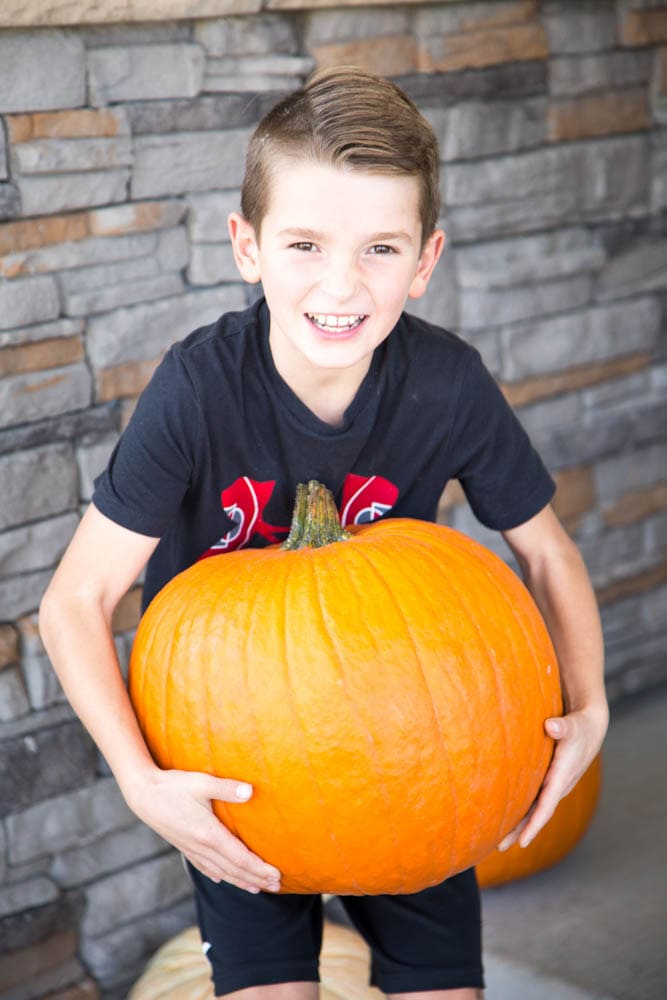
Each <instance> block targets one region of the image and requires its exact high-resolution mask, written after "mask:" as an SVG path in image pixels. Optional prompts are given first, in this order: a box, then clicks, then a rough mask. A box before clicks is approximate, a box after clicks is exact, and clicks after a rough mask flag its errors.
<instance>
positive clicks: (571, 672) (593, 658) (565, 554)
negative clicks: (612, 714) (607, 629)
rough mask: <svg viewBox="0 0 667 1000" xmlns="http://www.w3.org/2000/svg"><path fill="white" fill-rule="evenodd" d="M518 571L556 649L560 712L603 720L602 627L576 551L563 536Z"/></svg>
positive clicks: (590, 587) (604, 708)
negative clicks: (589, 714)
mask: <svg viewBox="0 0 667 1000" xmlns="http://www.w3.org/2000/svg"><path fill="white" fill-rule="evenodd" d="M523 569H524V578H525V581H526V585H527V586H528V589H529V590H530V592H531V594H532V595H533V597H534V599H535V602H536V604H537V606H538V607H539V609H540V611H541V613H542V617H543V618H544V621H545V623H546V626H547V629H548V631H549V634H550V636H551V639H552V641H553V644H554V647H555V649H556V655H557V657H558V663H559V669H560V676H561V684H562V689H563V698H564V703H565V704H564V708H565V711H566V712H574V711H579V710H582V709H586V710H588V711H590V712H595V713H599V714H600V716H601V719H604V718H606V716H607V714H608V710H607V700H606V694H605V686H604V644H603V637H602V627H601V623H600V615H599V612H598V607H597V601H596V598H595V593H594V591H593V588H592V586H591V583H590V580H589V577H588V573H587V571H586V567H585V565H584V562H583V559H582V557H581V555H580V553H579V551H578V549H577V548H576V546H575V545H574V544H573V543H571V542H570V541H569V539H568V540H567V541H563V543H562V544H560V545H559V546H558V547H557V548H556V550H555V551H554V552H552V553H551V554H550V557H549V558H544V559H538V560H535V561H534V562H533V563H526V564H525V565H524V566H523Z"/></svg>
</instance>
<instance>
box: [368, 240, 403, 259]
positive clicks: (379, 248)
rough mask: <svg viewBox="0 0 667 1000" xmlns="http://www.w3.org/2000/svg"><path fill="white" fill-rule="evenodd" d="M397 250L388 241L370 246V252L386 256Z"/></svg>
mask: <svg viewBox="0 0 667 1000" xmlns="http://www.w3.org/2000/svg"><path fill="white" fill-rule="evenodd" d="M396 252H397V251H396V250H394V248H393V247H390V246H389V245H388V244H387V243H376V244H375V245H374V246H372V247H371V248H370V253H372V254H379V255H380V256H385V255H389V254H392V253H396Z"/></svg>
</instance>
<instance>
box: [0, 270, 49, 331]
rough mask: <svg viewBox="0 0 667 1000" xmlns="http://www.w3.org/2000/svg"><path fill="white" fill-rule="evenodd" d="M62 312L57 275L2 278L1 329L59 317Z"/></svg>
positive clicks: (0, 297) (0, 293) (0, 286)
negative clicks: (7, 279) (56, 280)
mask: <svg viewBox="0 0 667 1000" xmlns="http://www.w3.org/2000/svg"><path fill="white" fill-rule="evenodd" d="M59 312H60V299H59V297H58V286H57V285H56V283H55V281H54V280H53V278H50V277H39V278H17V279H15V280H13V281H0V330H9V329H11V328H12V327H16V326H29V325H30V324H31V323H41V322H43V321H44V320H49V319H55V317H56V316H57V315H58V313H59Z"/></svg>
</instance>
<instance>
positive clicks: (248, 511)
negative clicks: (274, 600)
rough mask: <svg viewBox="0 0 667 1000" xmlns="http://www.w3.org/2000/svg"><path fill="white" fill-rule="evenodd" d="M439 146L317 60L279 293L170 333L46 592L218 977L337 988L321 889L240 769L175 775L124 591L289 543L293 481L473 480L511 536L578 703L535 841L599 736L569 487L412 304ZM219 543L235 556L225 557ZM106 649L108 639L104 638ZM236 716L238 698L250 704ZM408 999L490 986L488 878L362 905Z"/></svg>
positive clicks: (53, 649)
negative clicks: (143, 683)
mask: <svg viewBox="0 0 667 1000" xmlns="http://www.w3.org/2000/svg"><path fill="white" fill-rule="evenodd" d="M438 170H439V164H438V152H437V144H436V140H435V137H434V135H433V133H432V130H431V129H430V127H429V125H428V123H427V122H426V121H425V120H424V119H423V118H422V116H421V115H420V114H419V112H418V111H417V109H416V108H415V107H414V105H413V104H412V103H411V102H410V101H409V100H408V99H407V98H406V97H405V95H404V94H403V93H402V92H401V91H400V90H399V89H398V88H397V87H395V86H394V85H393V84H391V83H389V82H387V81H384V80H381V79H379V78H377V77H375V76H373V75H371V74H368V73H365V72H362V71H359V70H355V69H353V68H339V69H336V70H329V71H324V72H322V73H320V74H317V75H316V76H315V77H314V78H312V79H311V80H310V82H309V83H308V84H307V85H306V86H305V88H303V89H302V90H300V91H297V92H296V93H295V94H293V95H291V96H289V97H288V98H286V99H285V100H284V101H282V102H281V103H280V104H279V105H277V107H276V108H274V109H273V111H272V112H270V113H269V114H268V115H267V116H266V118H265V119H264V120H263V121H262V122H261V123H260V125H259V126H258V129H257V130H256V132H255V135H254V136H253V139H252V141H251V144H250V148H249V152H248V160H247V168H246V177H245V181H244V185H243V191H242V203H241V207H242V213H236V212H235V213H232V215H231V216H230V219H229V230H230V235H231V240H232V245H233V249H234V254H235V259H236V262H237V265H238V267H239V270H240V272H241V275H242V276H243V278H244V279H245V280H246V281H248V282H258V281H260V280H261V281H262V284H263V290H264V294H265V300H260V301H259V302H258V303H256V304H255V305H254V306H252V307H251V308H250V309H248V310H245V311H244V312H242V313H235V314H230V315H227V316H223V317H221V318H220V319H219V320H218V321H217V323H214V324H212V325H211V326H210V327H206V328H203V329H200V330H198V331H195V332H194V333H193V334H192V335H190V336H189V337H188V338H187V339H186V340H185V341H183V342H182V343H181V344H178V345H175V346H174V348H172V350H171V351H170V352H169V353H168V354H167V356H166V358H165V360H164V361H163V363H162V364H161V366H160V368H159V369H158V371H157V372H156V374H155V376H154V378H153V380H152V382H151V384H150V386H149V387H148V388H147V390H146V392H145V393H144V395H143V396H142V398H141V400H140V401H139V403H138V405H137V409H136V412H135V414H134V417H133V419H132V421H131V423H130V425H129V427H128V429H127V431H126V433H125V434H124V436H123V438H122V439H121V441H120V442H119V445H118V447H117V448H116V450H115V451H114V454H113V455H112V457H111V460H110V462H109V466H108V468H107V470H106V472H105V473H104V474H103V475H102V476H101V477H100V478H99V479H98V481H97V483H96V491H95V495H94V497H93V503H92V505H91V506H90V507H89V509H88V511H87V512H86V514H85V516H84V518H83V520H82V522H81V525H80V527H79V529H78V531H77V533H76V535H75V537H74V539H73V540H72V543H71V545H70V547H69V549H68V551H67V552H66V554H65V556H64V558H63V560H62V563H61V566H60V567H59V569H58V571H57V572H56V574H55V576H54V579H53V582H52V584H51V586H50V587H49V590H48V592H47V594H46V596H45V598H44V601H43V604H42V608H41V617H40V621H41V628H42V634H43V637H44V642H45V644H46V646H47V649H48V651H49V654H50V655H51V657H52V660H53V663H54V665H55V668H56V670H57V671H58V674H59V676H60V679H61V681H62V683H63V686H64V688H65V690H66V692H67V694H68V696H69V698H70V700H71V702H72V704H73V706H74V708H75V710H76V711H77V712H78V713H79V715H80V717H81V719H82V720H83V722H84V723H85V724H86V726H87V727H88V729H89V730H90V732H91V734H92V735H93V737H94V739H95V740H96V741H97V743H98V745H99V747H100V749H101V751H102V753H103V754H104V756H105V757H106V759H107V761H108V763H109V765H110V767H111V768H112V770H113V772H114V774H115V776H116V778H117V780H118V783H119V785H120V788H121V790H122V791H123V794H124V795H125V798H126V800H127V802H128V804H129V805H130V807H131V808H132V809H134V811H135V812H136V813H137V815H138V816H140V817H141V819H143V820H144V822H146V823H147V824H148V825H149V826H151V827H152V828H153V829H154V830H156V831H157V832H158V833H160V834H161V835H162V836H163V837H164V838H165V839H166V840H168V841H169V842H170V843H172V844H173V845H175V846H176V847H177V848H178V849H179V850H180V851H181V852H182V853H183V854H184V855H185V857H186V859H187V860H188V862H189V868H190V872H191V875H192V878H193V882H194V886H195V893H196V901H197V909H198V914H199V920H200V926H201V930H202V936H203V940H204V941H205V948H206V949H207V954H208V957H209V960H210V962H211V966H212V971H213V978H214V983H215V988H216V995H218V996H229V997H239V998H241V1000H313V998H316V997H317V996H318V988H317V956H318V952H319V945H320V934H321V921H322V913H321V901H320V899H319V897H309V896H289V895H277V894H276V892H277V889H278V888H279V885H280V872H278V871H277V870H276V869H275V868H274V867H273V866H272V865H271V863H270V862H271V859H270V858H268V859H260V858H258V857H256V856H255V855H253V854H252V853H251V852H250V851H249V850H247V849H246V848H245V846H244V845H243V844H241V843H240V842H239V841H238V840H236V839H235V838H234V837H233V836H232V835H231V833H230V832H229V831H228V830H227V829H226V828H225V827H224V826H223V824H221V823H220V822H218V820H217V819H215V817H214V816H213V814H212V810H211V800H213V799H223V800H229V801H239V800H241V801H243V800H245V799H247V798H248V797H249V796H250V795H251V794H252V789H250V788H249V787H247V786H246V785H244V783H243V777H244V776H243V775H242V774H241V775H229V776H226V778H224V779H221V778H214V777H211V776H208V775H203V774H191V773H182V772H174V771H171V772H169V771H167V772H162V771H160V770H159V769H158V768H157V767H156V766H155V764H154V763H153V761H152V759H151V757H150V755H149V753H148V751H147V749H146V746H145V744H144V742H143V740H142V737H141V734H140V732H139V729H138V727H137V723H136V720H135V718H134V715H133V712H132V709H131V706H130V704H129V701H128V699H127V695H126V692H125V688H124V685H123V683H122V679H121V676H120V672H119V670H118V665H117V661H116V658H115V654H114V646H113V639H112V636H111V632H110V627H109V623H110V619H111V615H112V612H113V609H114V607H115V605H116V604H117V602H118V600H119V599H120V598H121V596H122V595H123V594H124V593H125V591H126V590H127V589H128V588H129V587H130V585H131V584H132V583H133V581H134V580H135V579H136V577H137V575H138V574H139V572H140V571H141V570H142V569H143V567H144V566H145V565H146V564H147V571H146V578H145V592H144V603H145V604H146V603H148V601H149V600H150V598H151V597H152V596H153V595H154V594H155V593H156V592H157V590H158V589H160V587H161V586H163V585H164V584H165V583H166V582H167V580H168V579H170V578H171V577H172V576H173V575H175V574H176V573H177V572H179V571H180V570H182V569H183V568H184V567H185V566H187V565H189V564H191V563H192V562H194V561H195V560H196V559H197V558H199V557H200V556H201V555H203V554H204V553H206V554H209V555H211V554H216V557H217V558H224V553H225V552H226V551H230V550H232V549H235V548H239V547H241V546H243V545H248V544H249V545H264V544H268V543H270V542H273V541H276V540H279V539H281V538H282V537H284V535H285V534H286V532H287V527H288V525H289V520H290V511H291V505H292V503H293V499H294V493H295V488H296V485H297V483H298V482H300V481H306V480H308V479H311V478H316V479H319V480H320V481H322V482H324V483H325V484H326V485H327V486H329V488H330V489H332V491H333V492H334V495H335V496H336V497H337V500H338V501H339V503H341V505H342V509H343V512H344V520H345V521H348V522H349V521H355V520H356V521H363V520H373V519H374V518H376V517H378V516H383V515H384V516H387V515H392V516H409V517H418V518H425V519H434V518H435V513H436V508H437V503H438V499H439V497H440V494H441V492H442V489H443V488H444V486H445V483H446V482H447V480H448V479H449V478H452V477H456V478H459V479H460V480H461V483H462V485H463V487H464V489H465V491H466V493H467V496H468V499H469V501H470V503H471V505H472V507H473V509H474V511H475V513H476V514H477V515H478V517H479V518H480V519H481V520H482V521H483V522H484V523H486V524H487V525H489V526H491V527H493V528H496V529H498V530H500V531H502V532H503V535H504V537H505V539H506V540H507V542H508V543H509V545H510V548H511V549H512V550H513V552H514V553H515V555H516V557H517V559H518V561H519V563H520V565H521V568H522V571H523V573H524V576H525V579H526V582H527V584H528V586H529V587H530V589H531V591H532V593H533V595H534V597H535V599H536V600H537V602H538V604H539V606H540V608H541V610H542V612H543V615H544V617H545V620H546V622H547V625H548V627H549V629H550V632H551V635H552V638H553V640H554V643H555V646H556V649H557V652H558V655H559V660H560V667H561V674H562V684H563V691H564V697H565V705H566V714H565V715H564V716H563V717H562V718H559V719H551V720H546V722H545V725H546V728H547V731H548V733H549V735H551V736H552V737H554V739H556V740H557V741H558V743H557V748H556V753H555V756H554V761H553V764H552V767H551V769H550V771H549V774H548V776H547V778H546V780H545V783H544V787H543V790H542V793H541V795H540V797H539V799H538V801H537V803H536V805H535V807H534V809H533V811H532V815H531V816H530V817H529V818H528V819H527V821H526V822H525V826H523V825H522V827H521V828H520V829H519V830H517V831H515V832H514V834H511V835H510V836H509V837H508V838H506V841H507V843H508V844H509V842H511V841H513V840H514V839H516V838H517V836H518V835H519V834H520V836H521V840H522V843H524V844H526V843H528V842H529V840H530V839H532V837H534V835H535V834H536V833H537V831H538V830H539V828H540V827H541V826H542V825H543V824H544V823H545V822H546V820H547V819H548V818H549V816H550V815H551V813H552V812H553V809H554V808H555V806H556V804H557V802H558V800H559V799H560V798H561V797H562V796H563V795H564V794H566V793H567V791H568V790H569V789H570V788H571V787H572V786H573V784H574V783H575V782H576V780H577V779H578V778H579V776H580V775H581V774H582V773H583V771H584V770H585V768H586V767H587V766H588V764H589V763H590V761H591V760H592V758H593V757H594V756H595V754H596V753H597V752H598V750H599V748H600V745H601V743H602V740H603V737H604V733H605V730H606V726H607V705H606V700H605V694H604V687H603V679H602V641H601V634H600V626H599V619H598V616H597V610H596V605H595V600H594V597H593V593H592V589H591V586H590V583H589V581H588V577H587V574H586V571H585V569H584V566H583V563H582V561H581V558H580V557H579V554H578V552H577V550H576V548H575V547H574V545H573V544H572V542H571V541H570V540H569V538H568V537H567V535H566V534H565V532H564V531H563V529H562V528H561V526H560V524H559V522H558V521H557V519H556V517H555V515H554V514H553V512H552V510H551V508H550V507H549V500H550V499H551V496H552V493H553V488H554V487H553V483H552V480H551V478H550V477H549V475H548V474H547V472H546V471H545V469H544V467H543V465H542V463H541V461H540V459H539V457H538V456H537V455H536V453H535V452H534V450H533V449H532V447H531V445H530V442H529V441H528V438H527V436H526V435H525V433H524V431H523V430H522V428H521V427H520V425H519V424H518V422H517V421H516V419H515V417H514V416H513V414H512V412H511V410H510V409H509V407H508V406H507V405H506V403H505V402H504V400H503V397H502V395H501V394H500V392H499V390H498V388H497V387H496V385H495V383H494V382H493V380H492V379H491V377H490V376H489V375H488V373H487V372H486V370H485V369H484V367H483V365H482V363H481V361H480V358H479V355H478V354H477V352H476V351H474V350H473V349H472V348H470V347H468V346H467V345H465V344H464V343H463V342H462V341H460V340H459V339H458V338H457V337H454V336H453V335H451V334H449V333H446V332H445V331H443V330H440V329H438V328H436V327H433V326H431V325H430V324H427V323H424V322H421V321H418V320H416V319H413V318H411V317H408V316H406V315H405V314H404V313H403V308H404V305H405V302H406V300H407V299H408V298H418V297H419V296H421V295H422V294H423V293H424V291H425V290H426V287H427V285H428V282H429V280H430V278H431V275H432V273H433V270H434V268H435V266H436V263H437V261H438V258H439V256H440V254H441V251H442V247H443V243H444V234H443V232H442V231H441V230H439V229H437V228H436V221H437V217H438V209H439V200H438ZM218 553H219V554H218ZM91 651H94V653H93V655H92V656H91ZM239 711H243V706H242V705H239ZM343 903H344V905H345V906H346V908H347V910H348V913H349V915H350V918H351V919H352V921H353V922H354V923H355V925H356V926H357V928H358V929H359V931H360V932H361V933H362V935H363V936H364V937H365V938H366V940H367V941H368V942H369V944H370V946H371V950H372V955H373V971H372V975H373V981H374V982H375V983H376V984H377V985H378V986H379V987H380V988H381V989H382V990H383V991H384V992H385V994H386V995H387V996H389V997H392V998H394V1000H420V998H421V1000H471V998H474V997H479V996H481V989H482V986H483V981H482V968H481V956H480V950H481V949H480V915H479V898H478V893H477V887H476V883H475V877H474V872H472V871H469V872H463V873H462V874H460V875H457V876H456V877H455V878H453V879H450V880H448V881H447V882H445V883H444V884H443V885H442V886H437V887H435V888H433V889H429V890H427V891H425V892H423V893H418V894H415V895H411V896H405V897H400V896H379V897H355V898H348V899H345V900H343Z"/></svg>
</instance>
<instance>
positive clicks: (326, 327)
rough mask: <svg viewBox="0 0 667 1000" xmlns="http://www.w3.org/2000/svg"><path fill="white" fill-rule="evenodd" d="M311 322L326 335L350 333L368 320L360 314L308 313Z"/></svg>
mask: <svg viewBox="0 0 667 1000" xmlns="http://www.w3.org/2000/svg"><path fill="white" fill-rule="evenodd" d="M306 317H307V318H308V319H309V320H310V322H311V323H312V324H313V325H314V326H316V327H317V328H318V330H322V331H323V332H324V333H349V332H350V331H351V330H356V328H357V327H358V326H360V325H361V323H363V321H364V320H365V319H366V316H365V315H360V314H358V313H354V314H347V315H344V316H335V315H334V314H333V313H306Z"/></svg>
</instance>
